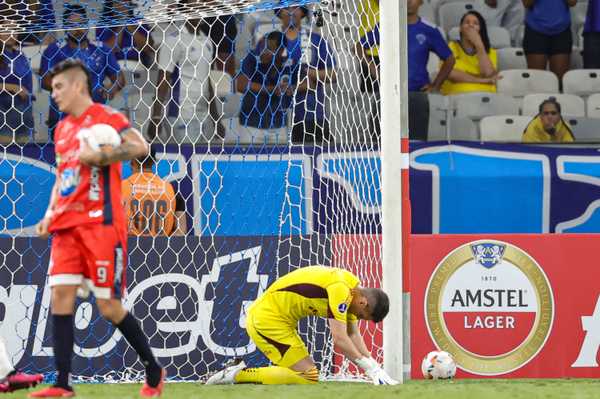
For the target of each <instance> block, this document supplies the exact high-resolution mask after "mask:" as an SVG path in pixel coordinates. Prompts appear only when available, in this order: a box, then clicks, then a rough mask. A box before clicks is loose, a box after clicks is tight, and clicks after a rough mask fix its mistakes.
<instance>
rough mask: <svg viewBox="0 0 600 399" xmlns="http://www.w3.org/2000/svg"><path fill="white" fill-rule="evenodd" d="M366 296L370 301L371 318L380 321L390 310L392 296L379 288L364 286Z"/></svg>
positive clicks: (376, 321)
mask: <svg viewBox="0 0 600 399" xmlns="http://www.w3.org/2000/svg"><path fill="white" fill-rule="evenodd" d="M364 291H365V296H366V297H367V300H368V302H369V309H370V310H371V319H372V320H373V321H374V322H375V323H379V322H380V321H381V320H383V319H384V318H385V316H387V314H388V312H389V311H390V298H388V296H387V294H386V293H385V292H384V291H383V290H381V289H379V288H364Z"/></svg>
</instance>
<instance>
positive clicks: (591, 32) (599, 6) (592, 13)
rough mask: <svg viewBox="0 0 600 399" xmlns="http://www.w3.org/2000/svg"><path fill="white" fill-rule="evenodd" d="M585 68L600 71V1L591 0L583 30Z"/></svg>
mask: <svg viewBox="0 0 600 399" xmlns="http://www.w3.org/2000/svg"><path fill="white" fill-rule="evenodd" d="M583 67H584V68H589V69H600V0H589V2H588V8H587V15H586V17H585V26H584V28H583Z"/></svg>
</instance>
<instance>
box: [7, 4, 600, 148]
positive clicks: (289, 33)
mask: <svg viewBox="0 0 600 399" xmlns="http://www.w3.org/2000/svg"><path fill="white" fill-rule="evenodd" d="M189 2H190V0H179V1H178V2H176V4H175V6H174V7H175V8H176V7H177V5H179V6H180V7H184V6H185V5H186V3H189ZM11 3H17V4H24V3H23V2H14V1H12V2H4V3H3V6H2V7H3V9H2V10H0V15H2V19H0V22H1V26H2V28H0V31H2V33H1V34H0V41H2V43H3V47H2V55H3V57H2V60H0V77H2V80H3V86H2V92H1V93H0V99H1V100H2V101H1V102H0V107H1V111H2V113H1V114H2V120H0V133H1V135H0V136H1V139H2V141H3V142H4V143H10V142H13V141H15V142H17V143H20V144H23V143H27V142H31V141H34V142H37V143H45V142H51V141H52V134H53V129H54V126H55V125H56V122H57V121H58V120H59V119H60V117H61V116H60V115H59V113H58V111H57V110H56V107H55V104H54V103H53V101H52V99H51V97H50V94H49V89H50V87H49V82H48V79H47V76H48V71H49V70H50V69H51V67H52V66H53V65H56V64H57V63H58V62H60V61H61V60H63V59H65V58H68V57H75V58H80V59H82V60H84V61H85V62H86V63H87V64H88V65H89V66H90V69H91V70H92V73H93V75H94V76H95V78H96V79H95V81H94V82H93V86H94V87H93V90H94V91H93V93H94V100H95V101H98V102H104V103H108V104H109V105H111V106H113V107H114V108H116V109H119V110H121V111H124V112H126V113H127V115H128V116H129V117H130V118H131V119H132V121H133V123H135V124H137V125H138V126H140V127H141V130H142V131H143V133H144V135H145V136H146V138H147V139H149V140H150V141H154V142H162V143H165V142H171V143H191V144H207V143H209V142H210V143H223V144H226V145H237V144H242V145H247V144H255V145H257V144H280V145H281V144H288V143H290V142H292V143H295V144H312V143H317V144H318V145H322V144H328V143H336V142H348V143H361V142H365V141H367V142H371V143H376V142H377V140H378V137H379V120H380V115H379V113H380V111H379V83H378V82H379V79H380V76H379V62H380V60H379V57H378V45H379V18H378V13H379V1H378V0H362V1H360V2H359V1H357V2H350V1H342V2H325V3H324V4H323V5H318V6H312V5H311V6H302V7H292V8H286V9H276V10H274V11H273V10H268V11H262V12H255V13H241V14H231V15H219V16H215V17H208V18H198V19H187V20H173V21H172V22H170V23H160V24H151V23H146V22H144V21H139V22H136V23H131V24H129V25H125V26H116V27H104V28H87V26H88V24H89V23H90V21H92V22H93V21H107V20H110V19H111V18H112V19H113V20H119V18H121V17H122V16H123V15H127V16H129V20H130V21H136V17H135V16H134V10H135V9H136V6H137V2H135V1H134V0H125V1H121V2H117V1H112V0H105V1H104V2H102V1H98V0H96V1H94V2H90V4H92V3H93V5H94V6H89V4H88V6H87V7H84V6H83V3H81V4H80V3H78V2H65V3H64V4H62V3H60V2H51V1H49V0H43V1H29V3H31V4H29V5H28V8H27V10H28V12H29V13H30V14H31V13H33V14H36V15H38V16H39V17H43V18H45V19H48V20H54V23H55V24H56V26H63V27H78V28H76V29H68V30H64V31H60V30H59V31H47V32H36V33H19V34H13V35H11V34H10V32H11V31H13V30H14V27H15V21H16V20H18V19H19V12H21V11H19V9H18V7H12V6H11ZM57 3H60V4H57ZM15 9H16V10H17V11H15ZM599 9H600V5H599V4H598V1H597V0H590V1H589V2H585V1H581V0H579V1H578V0H568V1H562V0H561V1H555V0H537V1H531V0H526V1H521V0H472V1H455V0H431V1H429V0H409V1H408V13H409V16H408V21H409V25H408V27H407V32H408V52H409V57H408V59H407V63H408V72H409V74H408V79H409V81H408V86H409V117H410V126H409V132H410V137H411V139H416V140H446V139H457V140H475V141H479V140H481V141H509V142H515V141H532V140H533V141H538V140H539V141H550V142H557V141H559V142H560V141H572V140H570V139H563V138H562V137H563V136H562V135H552V134H549V135H547V136H544V135H543V134H542V133H540V134H537V135H536V134H533V133H531V132H530V134H529V135H524V134H523V133H524V132H525V130H526V128H528V127H530V130H532V131H534V130H536V129H535V126H529V125H530V122H532V120H534V119H535V118H536V117H538V116H541V115H542V112H541V108H540V105H541V103H542V102H543V100H546V99H548V98H549V97H554V98H555V99H556V102H555V103H558V104H559V108H560V109H559V111H561V112H560V113H559V115H558V116H559V117H560V119H561V120H562V125H563V127H564V128H563V130H564V131H566V130H568V131H570V134H567V135H565V137H567V136H568V137H572V138H573V139H574V140H575V141H581V142H590V141H592V142H593V141H597V140H598V139H599V138H600V135H599V134H598V133H597V131H596V128H595V119H596V118H600V77H599V75H598V68H600V48H599V45H598V43H599V41H600V39H598V37H599V35H600V21H599V20H600V17H599V14H600V11H599ZM173 15H176V13H175V14H173ZM174 18H175V19H176V17H174ZM440 59H441V60H440ZM209 76H210V78H209ZM540 122H541V121H538V124H539V123H540ZM551 123H553V124H554V125H555V126H557V125H558V120H556V121H554V122H548V124H551ZM532 136H533V137H536V139H527V138H526V137H532ZM538 136H539V137H538Z"/></svg>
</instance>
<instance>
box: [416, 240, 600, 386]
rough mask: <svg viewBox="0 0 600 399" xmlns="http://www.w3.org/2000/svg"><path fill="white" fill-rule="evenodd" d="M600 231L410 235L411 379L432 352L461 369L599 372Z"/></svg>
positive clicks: (503, 373)
mask: <svg viewBox="0 0 600 399" xmlns="http://www.w3.org/2000/svg"><path fill="white" fill-rule="evenodd" d="M599 244H600V236H599V235H583V234H577V235H568V234H564V235H487V236H483V235H477V236H474V235H435V236H431V235H419V236H412V237H411V241H410V251H409V252H410V278H411V289H410V291H411V355H412V359H411V360H412V377H413V378H421V377H422V376H421V372H420V364H421V360H422V359H423V357H424V356H425V355H426V354H427V353H428V352H430V351H432V350H434V349H436V348H439V349H441V350H445V351H447V352H449V353H451V354H452V355H453V356H454V357H455V359H456V362H457V364H458V366H459V371H458V373H457V377H461V376H462V377H486V376H490V377H491V376H493V377H535V378H544V377H548V378H549V377H596V378H597V377H600V367H599V366H598V349H599V348H600V300H599V299H600V298H599V297H600V279H599V276H600V265H599V264H598V263H599V262H598V261H597V257H596V254H597V252H598V248H599V246H600V245H599Z"/></svg>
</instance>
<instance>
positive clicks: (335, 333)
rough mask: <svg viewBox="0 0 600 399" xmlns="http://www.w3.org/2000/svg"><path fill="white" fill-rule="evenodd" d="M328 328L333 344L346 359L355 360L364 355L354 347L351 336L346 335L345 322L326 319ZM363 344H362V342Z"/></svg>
mask: <svg viewBox="0 0 600 399" xmlns="http://www.w3.org/2000/svg"><path fill="white" fill-rule="evenodd" d="M328 321H329V330H330V331H331V336H332V338H333V344H334V345H335V346H336V347H337V348H338V349H339V350H340V351H341V352H342V353H343V354H344V356H346V357H347V358H348V359H350V360H352V361H353V362H356V360H358V359H360V358H362V357H363V356H364V355H363V354H362V353H361V351H360V350H359V349H358V348H357V347H356V345H355V344H354V341H353V340H352V338H351V337H350V336H349V335H348V328H347V324H346V323H344V322H343V321H339V320H336V319H328ZM363 345H364V344H363Z"/></svg>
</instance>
